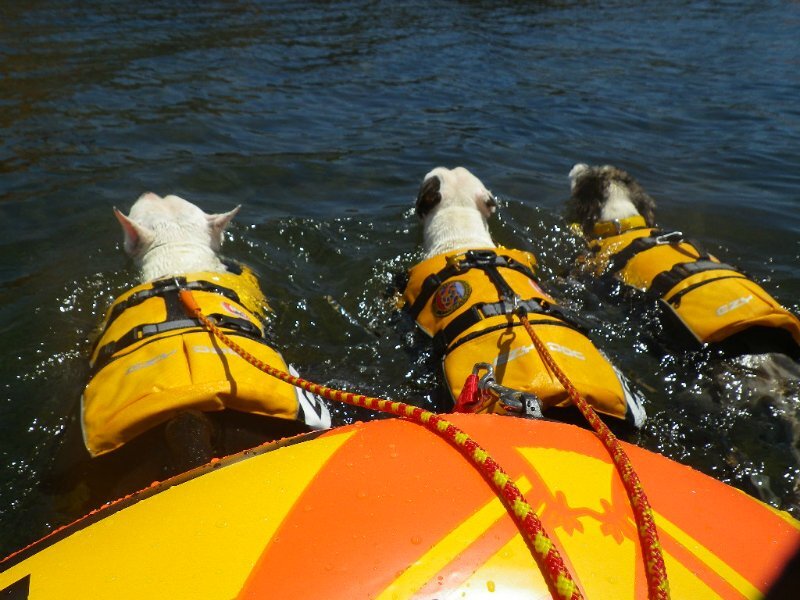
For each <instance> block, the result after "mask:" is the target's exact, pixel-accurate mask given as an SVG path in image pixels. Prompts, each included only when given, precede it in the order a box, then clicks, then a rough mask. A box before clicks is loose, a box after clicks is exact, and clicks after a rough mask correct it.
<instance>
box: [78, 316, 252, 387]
mask: <svg viewBox="0 0 800 600" xmlns="http://www.w3.org/2000/svg"><path fill="white" fill-rule="evenodd" d="M208 317H209V318H210V319H212V320H213V321H214V322H215V323H216V324H217V325H218V326H219V327H220V328H221V329H231V330H235V331H238V332H240V333H242V334H244V335H245V337H250V338H253V339H260V338H261V337H262V336H261V330H260V329H259V328H258V327H257V326H256V325H254V324H253V323H251V322H250V321H248V320H246V319H238V318H235V317H230V316H228V315H222V314H219V313H215V314H212V315H208ZM190 328H197V329H199V330H202V329H203V325H202V323H200V320H199V319H173V320H169V321H165V322H163V323H148V324H145V325H137V326H136V327H133V328H132V329H130V330H129V331H127V332H126V333H125V334H124V335H122V336H120V338H119V339H117V340H114V341H113V342H108V343H107V344H105V345H103V346H102V347H101V348H100V350H99V351H98V352H97V358H96V359H95V362H94V364H93V365H92V372H93V373H96V372H97V371H99V370H100V369H102V368H103V367H104V366H105V365H106V364H107V363H108V362H109V360H110V359H111V357H112V356H114V355H115V354H116V353H117V352H119V351H120V350H124V349H125V348H127V347H128V346H130V345H131V344H133V343H135V342H138V341H140V340H143V339H146V338H149V337H153V336H155V335H160V334H162V333H167V332H170V331H175V330H176V329H190Z"/></svg>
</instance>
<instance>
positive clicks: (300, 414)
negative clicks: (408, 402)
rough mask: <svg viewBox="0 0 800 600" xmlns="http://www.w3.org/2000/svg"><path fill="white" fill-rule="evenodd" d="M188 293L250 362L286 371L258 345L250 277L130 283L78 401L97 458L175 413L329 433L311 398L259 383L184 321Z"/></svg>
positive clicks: (257, 296)
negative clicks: (278, 421)
mask: <svg viewBox="0 0 800 600" xmlns="http://www.w3.org/2000/svg"><path fill="white" fill-rule="evenodd" d="M179 288H184V289H190V290H192V293H193V295H194V297H195V299H196V301H197V303H198V304H199V306H200V308H201V309H202V310H203V313H204V314H206V315H207V316H210V317H212V318H213V319H215V320H216V322H217V323H218V324H219V326H220V327H221V328H222V329H223V330H224V331H225V332H226V334H227V335H228V336H230V337H232V338H235V339H236V342H237V343H238V344H240V345H241V346H243V347H244V348H245V349H246V350H248V351H249V352H251V353H252V354H253V355H255V356H256V357H258V358H259V359H261V360H262V361H264V362H265V363H267V364H269V365H272V366H274V367H276V368H278V369H281V370H284V371H287V370H288V371H292V368H291V366H290V365H287V363H286V362H285V361H284V359H283V357H282V356H281V355H280V353H279V352H277V351H276V350H274V349H273V348H271V347H270V346H269V345H267V343H266V341H265V340H264V327H263V318H264V316H265V311H266V310H268V308H269V307H268V305H267V302H266V299H265V298H264V295H263V293H262V292H261V289H260V288H259V286H258V282H257V280H256V278H255V276H254V275H253V274H252V272H250V271H249V270H247V269H242V270H241V273H235V272H225V273H212V272H207V273H206V272H204V273H193V274H189V275H182V276H180V277H177V278H164V279H159V280H156V281H153V282H149V283H145V284H143V285H139V286H137V287H135V288H133V289H131V290H129V291H127V292H126V293H124V294H123V295H122V296H120V297H119V298H117V299H116V300H115V301H114V303H113V304H112V305H111V308H109V310H108V312H107V313H106V316H105V319H104V321H103V324H102V326H101V328H102V334H101V335H100V337H99V339H98V340H97V342H96V343H95V346H94V348H93V351H92V355H91V359H90V367H91V379H90V380H89V383H88V384H87V386H86V389H85V390H84V393H83V397H82V399H81V414H82V426H83V438H84V442H85V444H86V448H87V449H88V450H89V453H90V454H91V455H92V456H99V455H101V454H105V453H106V452H109V451H111V450H114V449H115V448H118V447H120V446H121V445H123V444H124V443H126V442H128V441H130V440H131V439H133V438H134V437H136V436H137V435H139V434H141V433H143V432H144V431H146V430H148V429H150V428H151V427H153V426H155V425H158V424H159V423H162V422H164V421H166V420H168V419H170V418H171V417H172V416H174V415H175V414H177V413H178V412H180V411H184V410H188V409H195V410H201V411H217V410H223V409H226V408H227V409H232V410H238V411H242V412H249V413H255V414H259V415H267V416H271V417H278V418H282V419H292V420H298V421H301V422H304V423H306V424H307V425H308V426H309V427H312V428H315V429H324V428H327V427H330V413H329V412H328V409H327V407H326V406H325V404H324V403H323V402H322V401H321V400H320V399H319V398H317V397H316V396H313V395H311V394H308V393H305V392H303V391H302V390H300V389H299V388H295V387H294V386H292V385H289V384H288V383H284V382H282V381H280V380H278V379H275V378H274V377H270V376H269V375H266V374H264V373H262V372H260V371H259V370H257V369H256V368H254V367H253V366H251V365H250V364H248V363H247V362H246V361H245V360H243V359H242V358H241V357H239V356H237V355H236V354H235V353H234V352H233V351H232V350H230V349H229V348H228V347H227V346H224V345H222V344H221V343H220V342H218V341H217V340H216V339H215V338H214V337H213V335H212V334H210V333H208V332H207V331H205V330H204V329H203V328H202V326H201V325H200V323H199V322H198V321H197V320H195V319H192V318H189V317H188V316H187V314H186V311H185V309H184V308H183V306H182V305H181V303H180V300H179V298H178V291H179Z"/></svg>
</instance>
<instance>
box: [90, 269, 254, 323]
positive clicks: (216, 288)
mask: <svg viewBox="0 0 800 600" xmlns="http://www.w3.org/2000/svg"><path fill="white" fill-rule="evenodd" d="M152 286H153V287H152V288H149V289H146V290H141V291H139V292H134V293H133V294H131V295H130V296H128V297H127V298H126V299H125V300H123V301H122V302H120V303H118V304H115V305H114V306H113V307H112V308H111V312H110V313H109V315H108V319H107V320H106V325H105V328H106V329H108V328H109V327H110V326H111V323H113V322H114V320H115V319H116V318H117V317H119V316H120V315H121V314H122V313H123V312H125V311H126V310H128V309H129V308H131V307H132V306H136V305H138V304H141V303H142V302H144V301H145V300H149V299H150V298H154V297H156V296H160V297H164V296H167V295H170V294H175V295H176V296H177V293H178V291H179V290H182V289H183V290H192V291H193V292H196V291H200V292H211V293H213V294H217V295H219V296H224V297H226V298H227V299H228V300H231V301H232V302H235V303H236V304H241V300H239V295H238V294H237V293H236V292H235V291H233V290H232V289H230V288H226V287H222V286H220V285H217V284H215V283H211V282H210V281H203V280H198V281H188V282H187V281H186V278H185V277H177V278H172V279H159V280H157V281H154V282H153V283H152Z"/></svg>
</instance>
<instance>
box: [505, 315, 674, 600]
mask: <svg viewBox="0 0 800 600" xmlns="http://www.w3.org/2000/svg"><path fill="white" fill-rule="evenodd" d="M520 319H521V321H522V324H523V325H524V326H525V329H526V330H527V332H528V335H530V338H531V341H533V344H534V346H535V347H536V350H537V351H538V352H539V355H540V356H541V357H542V360H543V361H544V363H545V364H546V365H547V368H548V369H550V370H551V371H552V373H553V374H554V375H555V376H556V378H557V379H558V381H559V382H561V385H563V386H564V389H565V390H566V391H567V394H569V397H570V399H571V400H572V401H573V402H574V403H575V406H577V407H578V410H580V411H581V414H583V416H584V417H585V418H586V420H587V421H588V422H589V424H590V425H591V426H592V429H594V431H595V433H596V434H597V436H598V437H599V438H600V440H601V441H602V442H603V445H604V446H605V447H606V449H607V450H608V453H609V454H610V455H611V460H612V461H613V462H614V465H615V466H616V468H617V471H618V472H619V474H620V476H621V477H622V483H623V485H624V486H625V491H626V492H627V494H628V498H629V499H630V503H631V508H632V509H633V515H634V518H635V519H636V529H637V531H638V533H639V541H640V543H641V545H642V552H643V553H644V558H645V572H646V574H647V589H648V596H649V597H650V598H653V599H658V600H667V599H668V598H669V596H670V595H669V581H668V580H667V568H666V565H665V564H664V556H663V554H662V552H661V543H660V542H659V541H658V530H657V529H656V524H655V519H654V518H653V511H652V510H651V508H650V503H649V502H648V500H647V496H646V495H645V493H644V489H643V488H642V483H641V481H639V476H638V475H637V474H636V471H634V469H633V465H632V464H631V461H630V459H629V458H628V455H627V454H626V453H625V450H624V449H623V448H622V444H620V443H619V440H618V439H617V437H616V436H615V435H614V434H613V433H612V432H611V430H610V429H609V428H608V426H607V425H606V424H605V423H603V421H602V420H601V419H600V417H598V416H597V413H596V412H595V411H594V409H593V408H592V407H591V406H589V403H588V402H586V400H585V399H584V398H583V397H582V396H581V394H580V392H578V390H577V389H575V386H573V385H572V383H571V382H570V380H569V378H568V377H567V376H566V374H565V373H564V372H563V371H562V370H561V368H560V367H559V366H558V364H557V363H556V361H555V360H554V359H553V356H552V355H551V354H550V352H549V351H548V349H547V347H546V346H545V345H544V343H543V342H542V340H541V338H540V337H539V336H538V335H537V334H536V332H535V331H534V330H533V327H532V326H531V324H530V322H529V321H528V317H527V316H525V315H520Z"/></svg>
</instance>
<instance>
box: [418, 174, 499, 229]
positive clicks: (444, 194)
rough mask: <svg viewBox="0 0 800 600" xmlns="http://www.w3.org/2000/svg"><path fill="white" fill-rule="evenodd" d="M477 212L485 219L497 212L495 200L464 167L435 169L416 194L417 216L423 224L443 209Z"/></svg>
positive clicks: (426, 177) (427, 176) (426, 176)
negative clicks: (463, 209) (472, 210)
mask: <svg viewBox="0 0 800 600" xmlns="http://www.w3.org/2000/svg"><path fill="white" fill-rule="evenodd" d="M455 207H459V208H468V209H475V210H477V211H478V212H479V213H480V214H481V215H482V216H483V218H484V220H486V219H488V218H489V217H490V216H491V215H492V214H493V213H494V212H495V211H496V210H497V198H495V197H494V195H493V194H492V193H491V192H490V191H489V190H487V189H486V187H485V186H484V185H483V183H481V180H480V179H478V178H477V177H475V175H473V174H472V173H470V172H469V171H468V170H467V169H465V168H464V167H456V168H455V169H447V168H445V167H436V168H435V169H433V170H432V171H431V172H430V173H428V174H427V175H425V178H424V179H423V180H422V185H421V186H420V188H419V193H418V194H417V204H416V210H417V216H418V217H419V218H420V219H421V220H422V221H427V220H428V219H429V218H430V217H432V216H433V215H434V214H436V213H437V212H439V211H441V210H444V209H447V208H455Z"/></svg>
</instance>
